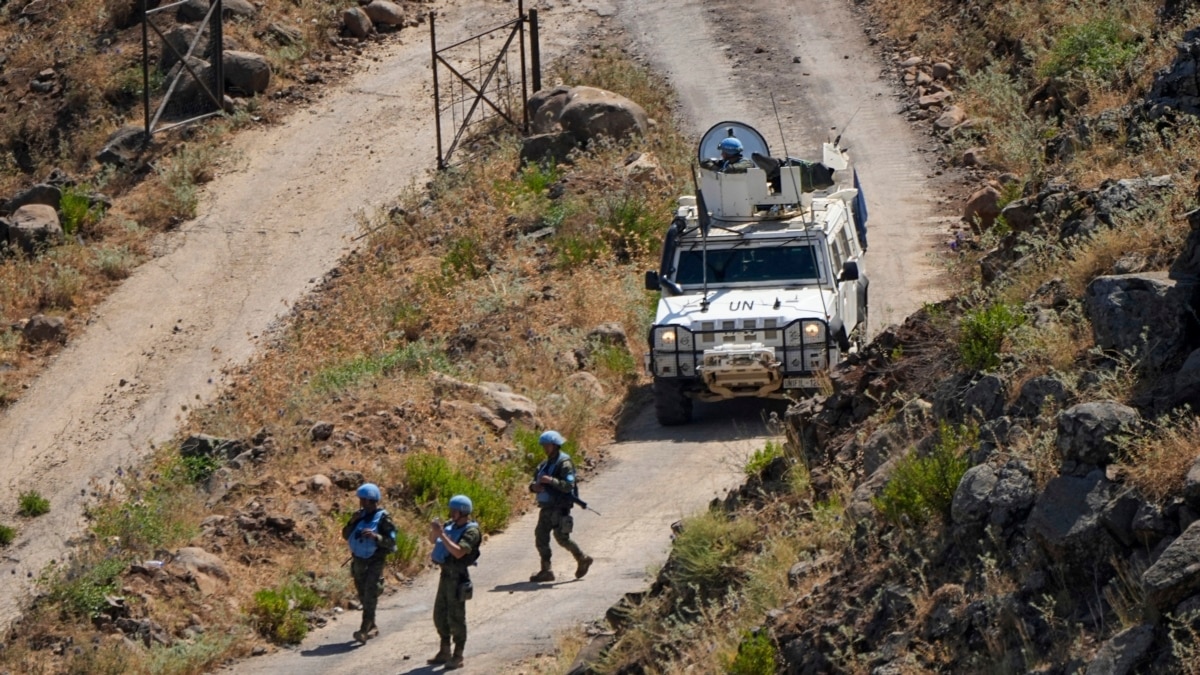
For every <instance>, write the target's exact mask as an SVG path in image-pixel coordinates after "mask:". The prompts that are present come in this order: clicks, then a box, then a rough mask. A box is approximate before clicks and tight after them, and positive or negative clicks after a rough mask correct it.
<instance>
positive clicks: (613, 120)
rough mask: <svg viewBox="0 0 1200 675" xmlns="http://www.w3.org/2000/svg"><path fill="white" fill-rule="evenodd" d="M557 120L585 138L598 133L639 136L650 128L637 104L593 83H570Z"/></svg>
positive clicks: (563, 126) (590, 137)
mask: <svg viewBox="0 0 1200 675" xmlns="http://www.w3.org/2000/svg"><path fill="white" fill-rule="evenodd" d="M558 123H559V124H560V125H561V126H562V128H563V130H564V131H569V132H571V134H572V135H573V136H575V138H577V139H579V140H581V141H584V142H588V141H591V140H593V139H596V138H598V137H600V136H608V137H610V138H614V139H618V140H620V139H624V138H627V137H629V136H632V135H639V136H641V135H644V134H645V133H646V131H647V130H648V129H649V118H648V117H647V116H646V111H645V110H643V109H642V107H641V106H640V105H638V104H636V103H634V102H633V101H631V100H629V99H627V98H625V97H624V96H621V95H619V94H614V93H613V92H611V91H606V90H604V89H597V88H595V87H572V88H571V92H570V94H569V95H568V97H567V103H566V105H565V106H563V109H562V112H561V113H560V114H559V117H558Z"/></svg>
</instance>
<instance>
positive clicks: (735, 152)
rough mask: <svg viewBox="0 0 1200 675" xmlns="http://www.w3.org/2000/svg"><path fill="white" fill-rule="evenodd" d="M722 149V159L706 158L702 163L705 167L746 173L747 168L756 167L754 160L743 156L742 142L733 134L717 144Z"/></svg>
mask: <svg viewBox="0 0 1200 675" xmlns="http://www.w3.org/2000/svg"><path fill="white" fill-rule="evenodd" d="M717 149H719V150H720V151H721V157H720V159H706V160H704V162H702V163H701V166H702V167H704V168H705V169H713V170H715V171H719V172H721V173H745V172H746V169H752V168H754V162H752V161H750V160H748V159H746V158H745V157H743V156H742V152H743V148H742V142H741V141H739V140H738V139H737V138H735V137H733V136H726V137H725V138H722V139H721V142H720V143H718V144H717Z"/></svg>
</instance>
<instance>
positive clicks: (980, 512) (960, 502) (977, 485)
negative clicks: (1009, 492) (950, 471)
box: [950, 464, 997, 525]
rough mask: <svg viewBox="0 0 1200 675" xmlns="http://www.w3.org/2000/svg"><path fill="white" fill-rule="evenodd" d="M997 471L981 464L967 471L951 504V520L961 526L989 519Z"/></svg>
mask: <svg viewBox="0 0 1200 675" xmlns="http://www.w3.org/2000/svg"><path fill="white" fill-rule="evenodd" d="M996 482H997V478H996V470H995V469H993V468H992V467H991V466H990V465H987V464H980V465H979V466H973V467H971V468H970V469H967V472H966V473H965V474H963V477H962V479H961V480H960V481H959V482H958V488H957V489H955V491H954V499H953V501H951V503H950V520H951V521H952V522H954V523H956V524H959V525H966V524H971V523H979V522H982V521H983V520H984V519H986V518H987V516H988V513H989V511H990V508H991V504H990V502H989V499H990V497H991V496H992V491H993V490H995V488H996Z"/></svg>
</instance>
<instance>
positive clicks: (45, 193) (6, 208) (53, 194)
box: [0, 183, 62, 216]
mask: <svg viewBox="0 0 1200 675" xmlns="http://www.w3.org/2000/svg"><path fill="white" fill-rule="evenodd" d="M61 201H62V188H60V187H59V186H57V185H51V184H49V183H38V184H37V185H34V186H32V187H30V188H26V189H25V190H22V191H20V192H18V193H17V194H15V195H13V197H12V199H9V200H8V201H7V202H4V204H3V206H0V216H5V215H9V214H11V213H13V212H14V211H16V210H17V209H19V208H21V207H22V206H25V205H26V204H44V205H46V206H51V207H54V208H58V205H59V202H61Z"/></svg>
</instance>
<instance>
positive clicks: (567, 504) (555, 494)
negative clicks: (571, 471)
mask: <svg viewBox="0 0 1200 675" xmlns="http://www.w3.org/2000/svg"><path fill="white" fill-rule="evenodd" d="M564 459H571V456H570V455H568V454H567V453H565V452H563V451H562V450H559V451H558V457H556V458H555V460H554V463H553V464H551V463H550V461H549V460H546V461H544V462H542V463H541V464H539V465H538V468H537V474H536V475H535V476H534V478H533V479H534V480H535V481H536V480H538V479H540V478H541V477H542V476H550V477H551V478H555V477H556V476H555V475H554V473H555V472H556V471H557V470H558V465H559V464H561V463H562V461H563V460H564ZM570 483H571V489H572V490H574V489H575V481H574V480H571V481H570ZM537 502H538V506H553V507H556V508H560V509H569V508H571V507H572V506H574V505H575V502H574V501H572V499H571V497H570V495H569V494H564V493H563V492H560V491H559V490H555V489H553V488H551V487H549V486H547V487H546V489H544V490H542V491H541V492H539V493H537Z"/></svg>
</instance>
